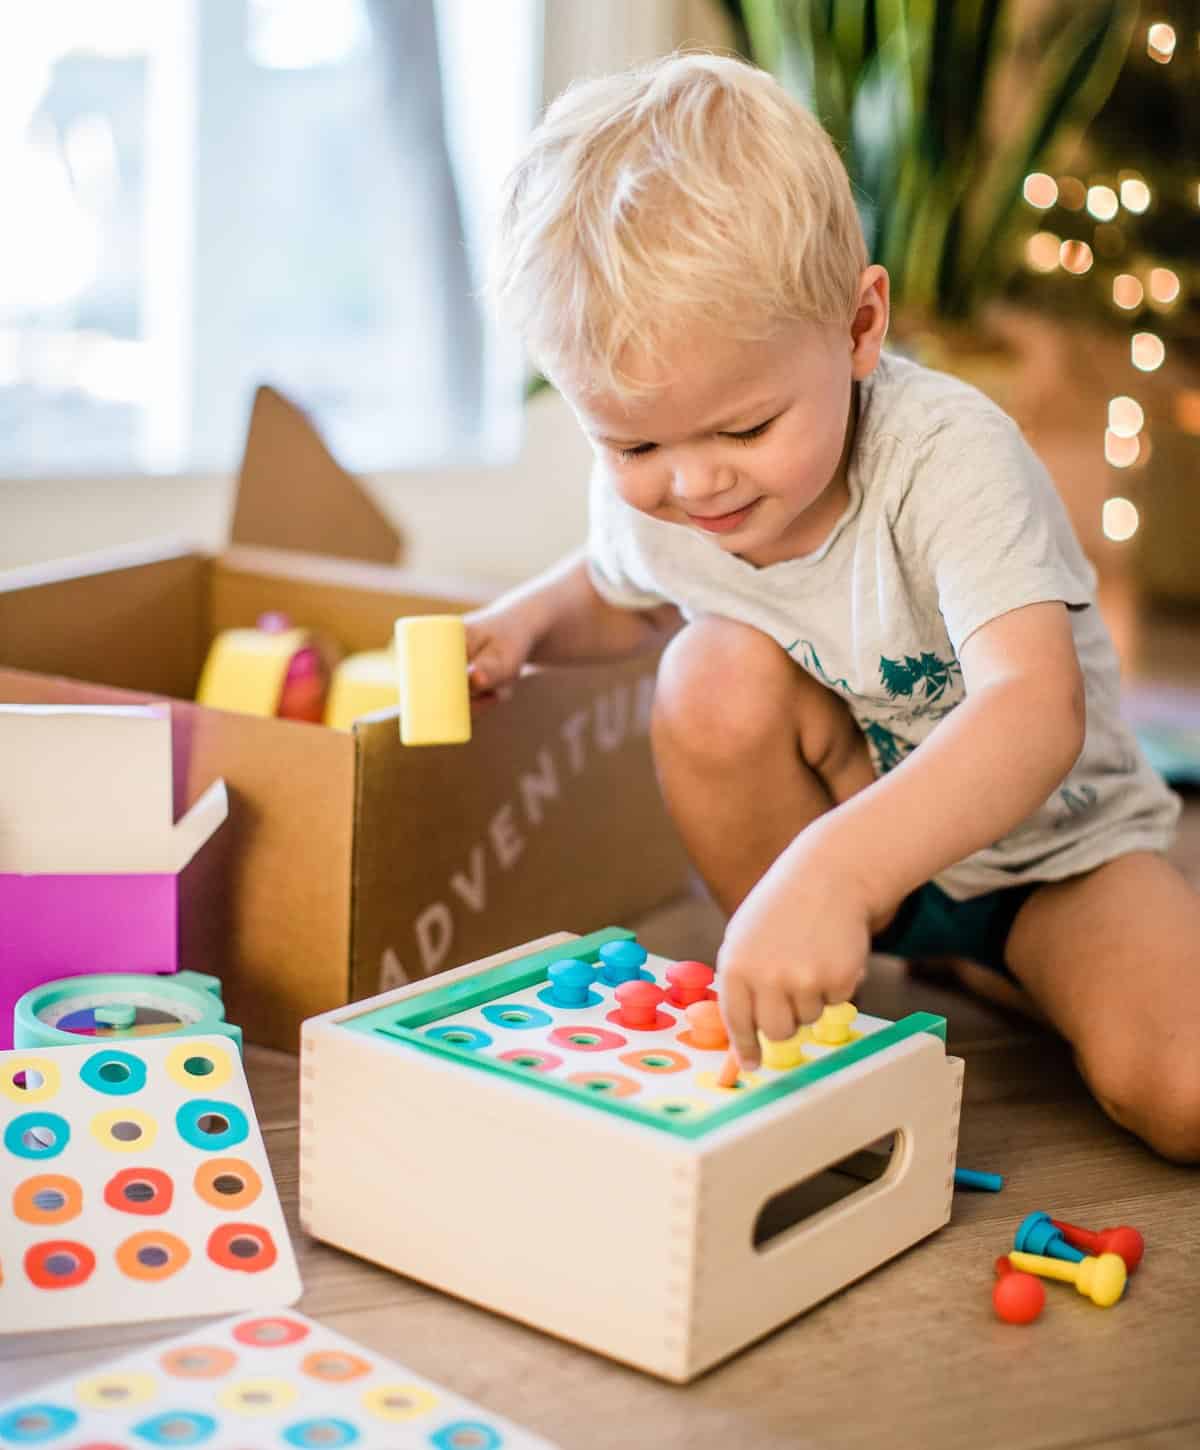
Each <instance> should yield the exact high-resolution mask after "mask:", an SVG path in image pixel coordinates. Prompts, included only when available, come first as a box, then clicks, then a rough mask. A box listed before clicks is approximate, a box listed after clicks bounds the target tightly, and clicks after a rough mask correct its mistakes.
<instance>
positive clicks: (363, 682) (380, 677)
mask: <svg viewBox="0 0 1200 1450" xmlns="http://www.w3.org/2000/svg"><path fill="white" fill-rule="evenodd" d="M399 699H400V690H399V686H398V685H397V683H396V656H395V655H394V654H393V653H392V651H391V650H390V649H369V650H363V651H361V652H360V653H359V654H353V655H347V656H346V658H345V659H344V660H342V661H341V662H340V663H339V664H338V666H337V668H336V669H335V670H334V672H333V679H332V680H331V681H330V684H329V700H328V702H327V703H326V706H325V723H326V725H329V726H332V728H333V729H334V730H349V729H350V727H351V726H352V725H353V724H354V722H355V720H357V719H359V718H360V717H361V716H363V715H369V714H371V712H372V711H374V710H389V709H394V708H395V706H396V704H397V702H398V701H399Z"/></svg>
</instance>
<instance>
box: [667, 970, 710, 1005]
mask: <svg viewBox="0 0 1200 1450" xmlns="http://www.w3.org/2000/svg"><path fill="white" fill-rule="evenodd" d="M666 976H667V981H668V982H670V984H671V987H670V990H669V991H668V992H667V1001H668V1002H670V1004H671V1005H672V1006H673V1007H690V1006H691V1005H692V1003H693V1002H704V1001H706V1000H707V999H709V998H712V997H715V996H716V993H715V992H712V991H710V990H709V989H710V988H711V986H712V979H713V969H712V968H711V967H706V966H705V965H704V963H703V962H672V963H671V965H670V966H669V967H668V968H667V972H666Z"/></svg>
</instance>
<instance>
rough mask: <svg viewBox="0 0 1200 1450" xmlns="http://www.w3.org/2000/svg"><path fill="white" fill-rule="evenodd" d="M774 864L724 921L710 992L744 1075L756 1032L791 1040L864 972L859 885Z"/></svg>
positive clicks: (792, 863) (756, 1052) (755, 1048)
mask: <svg viewBox="0 0 1200 1450" xmlns="http://www.w3.org/2000/svg"><path fill="white" fill-rule="evenodd" d="M783 864H784V863H783V860H782V859H781V860H780V861H779V862H777V863H776V866H775V867H773V868H772V869H771V870H770V871H768V872H767V874H766V875H765V876H764V877H763V878H762V880H761V881H760V882H759V883H758V885H757V886H756V887H755V888H754V890H753V891H751V893H750V894H749V896H747V897H746V899H745V901H743V902H742V904H741V906H740V907H739V908H738V909H737V911H735V912H734V914H733V916H732V917H731V918H730V921H729V925H728V927H727V928H726V931H725V939H724V941H723V942H722V944H721V950H720V952H719V953H718V955H717V987H718V989H719V993H720V1001H721V1013H722V1015H723V1017H724V1019H725V1026H726V1029H727V1031H728V1033H729V1041H730V1046H731V1047H732V1048H733V1051H734V1052H735V1053H736V1054H737V1058H738V1061H739V1063H740V1064H741V1066H742V1068H743V1069H745V1070H747V1071H749V1070H751V1069H753V1068H755V1067H757V1066H758V1064H759V1061H760V1059H761V1050H760V1047H759V1042H758V1037H757V1033H758V1032H761V1033H762V1034H763V1036H764V1037H765V1038H767V1040H768V1041H771V1042H780V1041H783V1040H784V1039H786V1038H788V1037H791V1036H792V1034H793V1033H794V1032H796V1031H797V1029H798V1028H799V1027H801V1026H803V1025H804V1024H805V1023H808V1022H815V1021H816V1019H817V1018H818V1017H819V1016H820V1015H821V1011H822V1009H823V1008H824V1007H825V1005H826V1003H828V1002H845V1001H848V1000H849V998H850V997H851V996H852V995H853V993H854V990H855V988H856V987H857V986H858V984H859V982H860V981H861V979H862V976H863V973H864V972H865V970H866V963H867V954H868V952H869V951H870V948H871V910H870V908H869V907H868V905H867V902H866V900H865V896H864V894H863V892H862V890H861V887H860V885H859V883H857V882H855V881H853V880H848V879H846V878H844V877H841V876H836V875H831V874H830V873H829V872H828V871H826V870H824V869H822V867H821V866H820V865H819V864H818V863H817V862H814V861H808V862H804V861H803V859H802V858H799V857H796V856H794V855H793V856H791V857H790V859H789V860H788V861H787V863H786V870H784V869H781V868H782V867H783Z"/></svg>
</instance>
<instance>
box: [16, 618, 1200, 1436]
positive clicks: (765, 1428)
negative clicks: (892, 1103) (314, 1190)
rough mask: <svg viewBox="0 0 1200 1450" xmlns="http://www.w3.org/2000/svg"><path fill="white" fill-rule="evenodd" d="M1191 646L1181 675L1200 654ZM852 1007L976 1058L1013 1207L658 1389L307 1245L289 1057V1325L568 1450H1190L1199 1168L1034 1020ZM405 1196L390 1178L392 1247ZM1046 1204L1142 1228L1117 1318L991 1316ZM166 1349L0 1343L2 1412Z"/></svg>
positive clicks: (1083, 1218)
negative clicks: (708, 1368)
mask: <svg viewBox="0 0 1200 1450" xmlns="http://www.w3.org/2000/svg"><path fill="white" fill-rule="evenodd" d="M1191 628H1192V629H1194V626H1192V627H1191ZM1188 638H1189V639H1190V642H1191V643H1190V654H1189V658H1190V656H1191V654H1194V652H1195V640H1196V638H1197V635H1196V634H1195V633H1193V632H1190V631H1189V634H1188ZM1176 858H1177V859H1178V860H1179V861H1180V862H1181V863H1182V864H1183V865H1184V867H1185V869H1186V870H1187V871H1188V873H1189V875H1190V876H1191V877H1192V879H1193V880H1194V881H1195V883H1196V884H1197V886H1198V887H1200V799H1195V798H1194V799H1193V800H1192V801H1191V802H1190V803H1189V806H1188V809H1187V812H1186V816H1185V823H1184V830H1183V833H1182V836H1181V839H1180V843H1179V846H1178V848H1177V850H1176ZM554 925H561V926H563V927H565V928H567V929H571V927H572V924H571V923H569V922H564V923H561V924H559V923H547V926H548V928H550V927H552V926H554ZM641 934H642V939H643V941H644V942H645V943H646V945H647V946H648V947H650V949H651V950H654V951H659V952H663V953H664V954H668V955H673V956H696V957H700V958H702V959H708V960H711V958H712V956H713V954H714V951H715V947H716V944H717V942H718V941H719V937H720V922H719V921H718V919H717V917H716V915H715V913H714V912H713V911H712V909H711V908H710V907H708V906H707V905H706V904H705V903H704V902H702V901H699V900H697V901H694V902H687V903H682V904H679V905H677V906H675V907H673V908H671V909H668V910H667V911H664V912H661V913H658V914H657V915H656V916H655V918H654V919H652V920H651V921H649V922H647V923H645V924H643V926H642V932H641ZM857 1000H858V1001H859V1004H860V1006H861V1007H862V1008H863V1009H864V1010H866V1011H869V1012H872V1013H875V1014H878V1015H880V1016H884V1017H889V1018H897V1017H900V1016H903V1015H904V1014H905V1013H908V1012H911V1011H915V1010H920V1009H925V1010H930V1011H934V1012H938V1013H942V1014H944V1015H945V1016H946V1017H947V1018H948V1020H949V1024H950V1030H949V1046H950V1049H951V1050H952V1051H953V1052H955V1053H957V1054H959V1055H961V1056H962V1057H964V1058H965V1059H966V1089H965V1102H964V1109H963V1116H962V1129H961V1139H960V1153H959V1162H960V1163H961V1164H964V1165H967V1166H971V1167H978V1168H983V1169H988V1170H991V1171H994V1172H999V1173H1002V1174H1004V1175H1005V1179H1006V1186H1005V1188H1004V1191H1003V1192H1002V1193H1001V1194H999V1195H990V1194H962V1193H960V1194H959V1195H957V1196H956V1199H955V1206H954V1214H953V1218H952V1221H951V1223H950V1224H949V1226H948V1227H947V1228H945V1229H944V1230H942V1231H941V1232H940V1233H938V1234H937V1235H935V1236H934V1237H933V1238H931V1239H929V1240H927V1241H926V1242H924V1243H923V1244H920V1245H918V1246H917V1247H916V1248H914V1249H912V1250H910V1251H909V1252H908V1253H907V1254H905V1255H903V1256H902V1257H901V1258H900V1259H898V1260H896V1261H894V1262H892V1263H890V1264H888V1265H886V1266H885V1267H884V1268H882V1269H880V1270H878V1271H877V1272H875V1273H874V1274H872V1275H870V1276H869V1277H868V1278H866V1279H864V1280H863V1281H862V1282H860V1283H858V1284H856V1285H854V1286H852V1287H851V1288H849V1289H847V1290H845V1291H844V1292H842V1293H840V1294H838V1295H837V1296H836V1297H834V1298H833V1299H832V1300H830V1301H828V1302H827V1303H825V1304H823V1305H821V1306H819V1307H818V1308H816V1309H814V1310H812V1311H811V1312H809V1313H808V1314H807V1315H805V1316H804V1317H803V1318H801V1319H799V1320H797V1321H795V1322H793V1323H792V1324H790V1325H787V1326H786V1327H784V1328H783V1329H781V1330H779V1331H778V1332H777V1333H775V1334H773V1335H771V1336H770V1337H769V1338H768V1339H766V1340H764V1341H763V1342H761V1343H760V1344H758V1345H757V1346H754V1347H752V1348H751V1349H749V1350H747V1351H745V1352H744V1353H742V1354H741V1355H739V1356H737V1357H736V1358H735V1359H733V1360H732V1361H730V1362H729V1363H728V1364H726V1365H725V1366H723V1367H720V1368H718V1369H716V1370H714V1371H712V1372H711V1373H709V1374H708V1375H707V1376H705V1377H704V1378H702V1379H700V1380H698V1381H697V1382H696V1383H695V1384H693V1385H691V1386H688V1387H686V1388H679V1387H674V1386H669V1385H665V1384H660V1383H658V1382H657V1381H655V1380H653V1379H650V1378H648V1377H646V1376H643V1375H641V1374H639V1373H638V1372H636V1371H633V1370H628V1369H625V1368H622V1367H621V1366H618V1365H615V1364H612V1363H610V1362H608V1361H607V1360H604V1359H601V1358H598V1357H596V1356H593V1355H592V1354H590V1353H588V1352H586V1351H583V1350H579V1349H575V1348H572V1347H570V1346H568V1345H566V1344H562V1343H560V1342H558V1341H557V1340H554V1339H551V1338H548V1337H545V1336H543V1335H541V1334H538V1333H537V1332H535V1331H533V1330H528V1329H525V1328H522V1327H520V1326H518V1325H515V1324H512V1323H509V1322H508V1321H506V1320H504V1319H502V1318H499V1317H497V1316H495V1315H492V1314H490V1313H487V1312H485V1311H483V1310H479V1309H476V1308H473V1307H471V1306H470V1305H467V1304H463V1303H460V1302H457V1301H455V1300H453V1299H449V1298H447V1297H445V1296H443V1295H441V1294H438V1293H435V1292H433V1291H430V1290H428V1289H425V1288H423V1287H422V1286H421V1285H419V1284H416V1283H413V1282H411V1281H408V1280H405V1279H401V1278H397V1277H395V1276H393V1275H391V1274H389V1273H387V1272H385V1271H383V1270H380V1269H377V1268H373V1267H371V1266H370V1265H368V1264H365V1263H362V1262H359V1261H358V1260H356V1259H354V1258H351V1257H349V1256H347V1255H345V1254H342V1253H339V1252H337V1251H335V1250H333V1249H329V1248H326V1247H324V1246H323V1245H321V1244H318V1243H315V1242H312V1241H311V1240H309V1239H307V1238H306V1237H305V1235H304V1234H303V1233H302V1232H301V1231H300V1229H299V1226H298V1224H297V1222H296V1213H295V1210H296V1153H297V1122H296V1118H297V1110H296V1089H297V1075H296V1062H295V1060H294V1059H292V1058H290V1057H286V1056H283V1055H280V1054H275V1053H271V1052H266V1051H263V1050H259V1049H254V1048H251V1049H249V1050H248V1051H247V1054H246V1061H247V1067H248V1070H249V1075H250V1082H251V1086H252V1089H253V1093H254V1099H255V1103H256V1105H257V1109H258V1114H259V1118H260V1121H261V1124H262V1127H263V1130H264V1135H265V1138H266V1142H267V1146H268V1149H269V1152H270V1155H271V1160H272V1164H273V1167H274V1171H275V1175H276V1179H277V1182H278V1184H279V1188H280V1192H281V1195H282V1197H283V1200H284V1204H285V1207H286V1210H287V1213H288V1218H289V1224H290V1227H291V1229H292V1233H293V1237H294V1241H295V1244H296V1247H297V1251H298V1253H299V1256H300V1265H301V1273H302V1276H303V1279H304V1283H305V1286H306V1291H305V1294H304V1297H303V1299H302V1300H301V1303H300V1306H299V1307H300V1308H301V1309H303V1310H304V1312H306V1313H307V1314H310V1315H312V1316H314V1317H315V1318H317V1319H319V1320H321V1321H322V1322H324V1323H326V1324H328V1325H329V1326H330V1327H332V1328H334V1329H336V1330H339V1331H341V1332H342V1333H344V1334H347V1335H350V1336H351V1337H353V1338H355V1339H358V1340H360V1341H361V1342H363V1343H364V1344H366V1345H369V1346H370V1347H371V1348H373V1349H374V1350H376V1351H377V1352H379V1353H382V1354H387V1355H390V1356H392V1357H394V1358H396V1359H398V1360H400V1361H401V1362H403V1363H405V1364H407V1365H409V1366H411V1367H412V1368H413V1369H415V1370H416V1371H418V1372H419V1373H421V1374H423V1375H427V1376H429V1377H430V1378H432V1379H434V1380H437V1381H440V1382H442V1383H444V1384H445V1385H446V1386H448V1387H449V1388H451V1389H453V1390H455V1391H457V1392H458V1393H460V1394H464V1395H466V1396H468V1397H470V1398H472V1399H475V1400H478V1401H479V1402H481V1403H482V1404H484V1405H485V1406H487V1407H489V1408H490V1409H493V1410H495V1411H498V1412H500V1413H501V1414H504V1415H507V1416H509V1417H510V1418H512V1419H514V1420H516V1421H518V1422H522V1423H524V1424H527V1425H528V1426H529V1427H530V1428H532V1429H534V1430H536V1431H538V1432H540V1433H541V1434H543V1435H545V1436H547V1437H549V1438H551V1439H553V1440H556V1441H557V1442H558V1443H559V1444H560V1445H561V1446H562V1447H564V1450H621V1447H632V1450H641V1447H645V1450H650V1447H654V1450H671V1447H679V1450H683V1447H685V1446H686V1447H688V1450H760V1447H761V1450H766V1447H787V1450H810V1447H811V1450H816V1447H821V1450H827V1447H828V1450H834V1447H837V1450H843V1447H845V1450H882V1447H885V1446H888V1447H897V1450H961V1447H971V1450H976V1447H978V1450H996V1447H1004V1450H1035V1447H1036V1450H1052V1447H1053V1450H1067V1447H1101V1446H1103V1447H1106V1450H1116V1447H1129V1450H1134V1447H1136V1450H1168V1447H1181V1450H1182V1447H1188V1450H1194V1447H1197V1446H1200V1173H1197V1172H1194V1171H1190V1170H1186V1169H1181V1168H1176V1167H1173V1166H1171V1165H1169V1164H1167V1163H1165V1162H1162V1161H1161V1160H1159V1159H1157V1158H1155V1157H1154V1156H1153V1155H1151V1154H1150V1153H1149V1152H1148V1151H1147V1150H1146V1149H1144V1148H1143V1147H1142V1146H1141V1145H1140V1144H1139V1143H1137V1142H1135V1141H1134V1140H1133V1139H1132V1138H1130V1137H1129V1136H1128V1135H1126V1134H1125V1133H1123V1132H1121V1131H1120V1130H1119V1129H1117V1128H1115V1127H1114V1126H1113V1125H1112V1124H1110V1123H1109V1122H1108V1121H1107V1119H1105V1118H1104V1116H1103V1115H1102V1114H1101V1113H1100V1111H1099V1110H1098V1109H1097V1108H1096V1107H1095V1106H1094V1104H1093V1103H1092V1101H1091V1099H1090V1098H1089V1097H1088V1095H1087V1093H1086V1092H1085V1091H1084V1089H1083V1087H1082V1085H1081V1083H1080V1081H1079V1079H1078V1077H1077V1076H1076V1074H1075V1071H1074V1069H1073V1067H1072V1064H1071V1061H1070V1057H1069V1055H1068V1053H1067V1052H1066V1051H1065V1050H1064V1048H1063V1047H1062V1045H1061V1044H1060V1043H1058V1042H1057V1041H1055V1040H1054V1039H1053V1038H1052V1037H1050V1036H1048V1035H1047V1034H1046V1033H1045V1032H1043V1031H1042V1030H1040V1029H1039V1028H1037V1027H1035V1026H1033V1025H1032V1024H1030V1023H1029V1022H1027V1021H1025V1020H1023V1019H1020V1018H1017V1017H1013V1016H1009V1015H1006V1014H1005V1013H1003V1012H1001V1011H999V1010H995V1009H993V1008H991V1007H989V1006H986V1005H983V1004H981V1003H978V1002H975V1001H973V1000H972V999H969V998H967V997H965V996H963V995H962V994H961V993H959V992H958V991H957V990H954V989H951V988H948V987H944V986H940V985H938V984H937V983H935V982H931V981H928V980H915V979H913V978H910V976H909V975H908V974H907V972H906V970H905V969H904V968H903V967H902V966H901V965H900V964H899V963H896V962H894V961H891V960H889V959H885V958H877V959H876V960H875V962H874V963H873V968H872V973H871V977H870V980H869V983H868V985H867V986H866V987H865V989H864V990H863V991H862V992H861V993H860V994H859V996H858V999H857ZM403 1195H404V1191H403V1173H402V1172H398V1173H397V1193H396V1202H395V1205H394V1213H395V1219H396V1224H397V1231H398V1232H403V1224H404V1196H403ZM1038 1208H1042V1209H1049V1210H1053V1211H1054V1212H1055V1216H1056V1217H1058V1216H1061V1217H1065V1218H1068V1219H1070V1220H1072V1221H1074V1222H1078V1223H1082V1224H1085V1225H1090V1226H1093V1227H1096V1228H1101V1227H1106V1226H1108V1225H1110V1224H1116V1223H1130V1224H1134V1225H1136V1226H1137V1227H1139V1228H1140V1229H1142V1231H1143V1232H1144V1233H1145V1235H1146V1239H1147V1242H1148V1250H1147V1255H1146V1260H1145V1263H1144V1265H1143V1267H1142V1270H1141V1271H1140V1273H1139V1274H1138V1276H1137V1277H1136V1278H1135V1279H1134V1280H1133V1281H1132V1284H1131V1287H1130V1289H1129V1291H1128V1293H1127V1295H1126V1297H1125V1299H1124V1300H1123V1301H1122V1303H1120V1304H1119V1305H1118V1306H1117V1307H1116V1308H1114V1309H1112V1310H1100V1309H1097V1308H1095V1307H1093V1306H1092V1305H1091V1304H1090V1303H1088V1302H1087V1301H1086V1300H1085V1299H1083V1298H1081V1297H1080V1296H1079V1295H1077V1294H1076V1293H1075V1292H1074V1291H1073V1290H1072V1289H1071V1288H1070V1287H1069V1286H1066V1285H1051V1286H1049V1291H1048V1296H1047V1298H1048V1302H1047V1305H1046V1309H1045V1311H1044V1313H1043V1315H1042V1317H1041V1319H1040V1320H1039V1321H1038V1322H1037V1323H1036V1324H1034V1325H1032V1326H1030V1327H1027V1328H1015V1327H1011V1326H1007V1325H1004V1324H1001V1323H999V1322H998V1321H997V1320H996V1319H995V1318H994V1316H993V1314H992V1311H991V1305H990V1289H991V1282H992V1262H993V1260H994V1258H995V1257H996V1255H997V1254H999V1253H1001V1252H1003V1251H1004V1250H1005V1249H1006V1248H1008V1247H1010V1246H1011V1240H1012V1233H1013V1230H1014V1228H1015V1226H1016V1224H1017V1223H1018V1222H1019V1220H1020V1219H1021V1218H1022V1217H1023V1216H1024V1215H1025V1214H1026V1213H1027V1212H1029V1211H1031V1210H1032V1209H1038ZM480 1232H481V1233H486V1232H487V1209H486V1202H485V1203H483V1204H482V1205H481V1209H480ZM161 1334H162V1330H161V1328H157V1327H155V1328H138V1327H132V1328H124V1329H117V1330H114V1331H110V1330H104V1331H97V1332H94V1333H91V1334H89V1335H82V1336H78V1337H76V1338H73V1339H66V1338H62V1337H60V1338H58V1339H57V1340H55V1341H54V1342H47V1341H46V1337H45V1336H43V1337H41V1339H40V1341H39V1342H37V1343H34V1342H31V1341H29V1340H22V1339H20V1338H19V1337H7V1338H6V1337H3V1336H0V1398H5V1397H7V1396H9V1395H12V1394H14V1393H16V1392H18V1390H19V1391H20V1392H22V1393H24V1392H27V1391H28V1390H30V1389H32V1388H33V1387H34V1386H35V1385H36V1384H38V1383H41V1382H45V1381H48V1380H50V1379H54V1378H57V1377H58V1376H60V1375H64V1374H67V1373H70V1372H72V1371H74V1370H77V1369H81V1368H83V1367H85V1366H91V1365H94V1364H95V1365H98V1364H100V1363H102V1362H103V1361H104V1360H106V1359H108V1358H111V1357H112V1355H113V1353H114V1350H115V1349H117V1348H119V1347H120V1346H122V1345H131V1344H133V1343H136V1342H139V1341H144V1340H147V1339H153V1338H156V1337H160V1336H161Z"/></svg>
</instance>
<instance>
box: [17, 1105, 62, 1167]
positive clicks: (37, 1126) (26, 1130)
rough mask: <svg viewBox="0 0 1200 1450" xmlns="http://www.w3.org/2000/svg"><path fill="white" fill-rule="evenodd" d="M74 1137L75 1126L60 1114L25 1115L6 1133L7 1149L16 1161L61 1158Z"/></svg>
mask: <svg viewBox="0 0 1200 1450" xmlns="http://www.w3.org/2000/svg"><path fill="white" fill-rule="evenodd" d="M70 1137H71V1125H70V1123H68V1122H67V1120H66V1118H61V1117H59V1115H58V1114H57V1113H21V1114H20V1115H19V1116H18V1117H15V1118H14V1119H13V1120H12V1122H11V1123H9V1125H8V1127H7V1128H5V1130H4V1146H5V1147H6V1148H7V1149H8V1151H9V1152H10V1153H11V1154H12V1155H13V1156H14V1157H16V1158H32V1159H34V1160H35V1161H36V1160H40V1159H43V1158H57V1157H58V1155H59V1154H60V1153H61V1152H62V1150H63V1149H64V1148H65V1147H66V1146H67V1143H68V1142H69V1141H70Z"/></svg>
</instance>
